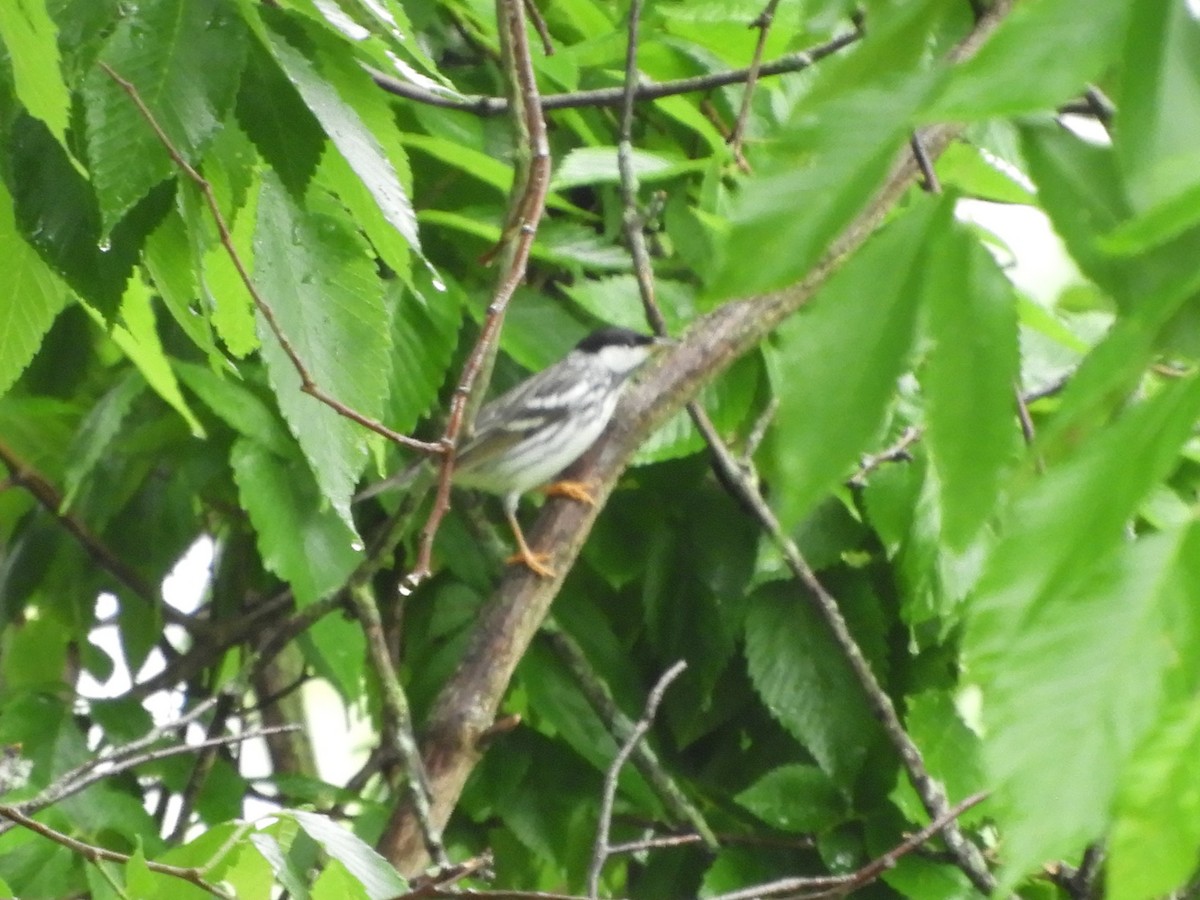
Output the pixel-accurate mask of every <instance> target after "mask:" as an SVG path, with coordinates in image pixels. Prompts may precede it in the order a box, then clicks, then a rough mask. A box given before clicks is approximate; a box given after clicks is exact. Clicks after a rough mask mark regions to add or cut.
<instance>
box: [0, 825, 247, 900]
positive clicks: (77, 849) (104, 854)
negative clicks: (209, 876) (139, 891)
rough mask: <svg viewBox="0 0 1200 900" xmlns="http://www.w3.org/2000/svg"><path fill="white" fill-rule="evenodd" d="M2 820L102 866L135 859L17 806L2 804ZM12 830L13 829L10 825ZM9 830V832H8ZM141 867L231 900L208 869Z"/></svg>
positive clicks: (145, 861)
mask: <svg viewBox="0 0 1200 900" xmlns="http://www.w3.org/2000/svg"><path fill="white" fill-rule="evenodd" d="M0 817H3V818H6V819H8V820H9V821H10V822H11V823H12V824H13V825H19V826H21V827H22V828H25V829H28V830H29V831H32V832H34V833H35V834H40V835H41V836H42V837H44V838H47V839H49V840H51V841H54V843H56V844H59V845H61V846H63V847H66V848H67V849H68V850H70V851H71V852H72V853H77V854H78V855H80V856H82V857H83V858H84V859H86V860H88V861H89V862H91V863H96V864H98V863H99V862H100V861H101V860H107V861H108V862H117V863H128V862H129V861H130V860H132V859H133V857H132V856H130V855H129V854H127V853H118V852H117V851H115V850H106V849H105V848H103V847H97V846H95V845H94V844H86V843H84V842H83V841H80V840H76V839H75V838H73V837H71V836H70V835H67V834H63V833H62V832H61V831H57V830H55V829H53V828H51V827H50V826H49V825H46V824H43V823H42V822H39V821H38V820H37V819H31V818H30V817H29V816H27V815H25V814H24V813H23V812H21V810H20V809H19V808H17V807H16V806H10V805H8V804H3V805H0ZM10 827H11V826H10ZM5 830H7V829H5ZM141 864H142V865H144V866H145V867H146V868H147V869H149V870H150V871H151V872H158V873H159V874H160V875H170V876H171V877H173V878H178V879H180V880H181V881H186V882H187V883H188V884H193V885H195V886H196V887H198V888H200V889H201V890H202V891H207V892H208V893H209V894H212V895H213V896H214V897H228V898H230V900H232V898H233V896H234V895H233V894H230V893H229V892H228V891H226V890H225V889H224V888H221V887H218V886H217V885H215V884H213V883H212V882H210V881H208V880H206V879H205V878H204V872H205V870H204V869H200V868H196V867H185V866H169V865H167V864H165V863H160V862H154V861H153V860H149V859H143V860H142V861H141Z"/></svg>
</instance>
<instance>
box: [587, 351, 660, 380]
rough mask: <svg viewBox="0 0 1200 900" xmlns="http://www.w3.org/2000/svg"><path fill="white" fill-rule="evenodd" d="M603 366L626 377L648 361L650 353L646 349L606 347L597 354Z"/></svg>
mask: <svg viewBox="0 0 1200 900" xmlns="http://www.w3.org/2000/svg"><path fill="white" fill-rule="evenodd" d="M597 355H598V356H599V357H600V362H601V364H602V365H603V366H604V367H605V368H606V369H608V370H609V371H610V372H615V373H616V374H618V375H624V374H625V373H626V372H632V371H633V370H634V369H636V368H637V367H638V366H640V365H641V364H642V363H644V362H645V361H646V357H647V356H648V355H649V351H648V350H647V349H646V348H645V347H641V346H639V347H620V346H612V347H604V348H602V349H601V350H600V351H599V353H598V354H597Z"/></svg>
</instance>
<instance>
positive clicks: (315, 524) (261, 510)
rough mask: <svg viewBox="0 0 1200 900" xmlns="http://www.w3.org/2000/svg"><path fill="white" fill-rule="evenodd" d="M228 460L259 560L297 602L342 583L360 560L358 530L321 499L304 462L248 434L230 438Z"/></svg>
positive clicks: (323, 594)
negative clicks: (282, 456) (267, 447)
mask: <svg viewBox="0 0 1200 900" xmlns="http://www.w3.org/2000/svg"><path fill="white" fill-rule="evenodd" d="M229 462H230V465H231V466H232V467H233V477H234V480H235V481H236V482H237V486H238V496H239V497H240V498H241V502H242V508H243V509H245V510H246V513H247V515H248V516H249V517H250V523H251V524H252V525H253V526H254V531H255V536H256V539H257V543H258V551H259V554H260V555H261V556H262V560H263V565H264V566H266V567H267V569H269V570H270V571H272V572H274V573H275V574H276V575H278V576H279V577H280V578H282V579H283V580H284V581H286V582H287V583H288V584H289V585H291V588H292V592H293V593H294V594H295V596H296V602H297V604H299V605H300V606H305V605H307V604H309V603H314V602H316V601H317V600H320V599H321V598H323V597H326V596H328V595H329V594H330V593H331V592H332V591H334V590H336V589H337V588H339V587H341V586H342V585H343V584H344V583H345V581H346V578H347V576H349V574H350V573H351V572H352V571H353V570H354V567H355V566H356V565H357V564H358V561H359V558H360V553H359V551H357V550H355V543H356V542H357V540H358V536H357V535H356V534H355V533H354V532H353V531H352V530H351V529H349V528H348V527H347V526H346V524H345V523H344V522H342V521H341V519H340V518H339V517H338V516H337V514H336V513H334V511H333V510H331V509H330V508H329V507H328V506H327V505H326V504H325V503H323V502H322V499H321V496H320V494H319V493H318V491H317V486H316V484H315V483H314V482H313V480H312V474H311V472H309V471H308V469H307V467H306V466H305V465H304V463H303V462H302V461H301V460H299V459H296V458H295V457H292V458H289V459H280V458H279V457H276V456H274V455H273V454H271V453H269V452H268V451H267V450H265V449H263V448H262V447H260V446H258V445H257V444H255V443H253V442H252V441H249V440H246V439H241V440H238V441H235V442H234V445H233V449H232V451H231V452H230V456H229Z"/></svg>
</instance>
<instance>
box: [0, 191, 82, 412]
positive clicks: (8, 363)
mask: <svg viewBox="0 0 1200 900" xmlns="http://www.w3.org/2000/svg"><path fill="white" fill-rule="evenodd" d="M0 272H3V273H4V279H3V282H0V395H3V394H4V393H5V392H6V391H7V390H8V389H9V388H10V387H12V384H13V382H14V381H16V380H17V376H19V375H20V374H21V372H22V371H24V369H25V367H26V366H27V365H29V362H30V360H32V359H33V356H34V354H35V353H37V351H38V348H39V347H40V346H41V343H42V337H43V336H44V335H45V334H46V332H47V331H49V330H50V326H51V325H52V324H53V323H54V320H55V318H57V316H58V314H59V312H61V311H62V308H63V306H64V304H65V303H66V299H67V296H68V294H67V289H66V286H65V285H64V284H63V283H62V282H61V281H59V279H58V277H57V276H56V275H55V274H54V272H53V271H52V270H51V269H50V267H49V266H47V265H46V263H44V262H43V261H42V259H41V257H39V256H38V255H37V253H36V252H35V251H34V249H33V248H32V247H30V246H29V244H27V243H25V239H24V238H23V237H22V236H21V234H20V232H19V231H18V229H17V223H16V220H15V219H14V218H13V207H12V197H11V196H9V193H8V189H7V188H6V187H5V186H4V183H3V182H0Z"/></svg>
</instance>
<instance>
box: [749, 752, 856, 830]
mask: <svg viewBox="0 0 1200 900" xmlns="http://www.w3.org/2000/svg"><path fill="white" fill-rule="evenodd" d="M734 800H736V801H737V802H738V804H739V805H741V806H743V807H745V808H746V809H748V810H750V812H752V813H754V814H755V815H756V816H758V817H759V818H760V819H762V820H763V821H764V822H766V823H767V824H768V825H771V826H772V827H774V828H779V829H781V830H783V831H792V832H807V833H811V832H815V831H826V830H828V829H830V828H832V827H833V826H834V825H837V824H839V823H840V822H842V821H844V820H845V818H846V816H847V814H848V812H849V806H848V804H847V803H846V798H845V796H844V795H843V794H842V792H841V791H839V790H838V789H837V787H835V786H834V784H833V782H831V781H830V780H829V776H828V775H826V774H825V773H824V772H822V771H821V770H820V769H818V768H817V767H816V766H804V765H790V766H781V767H780V768H778V769H773V770H771V771H770V772H768V773H767V774H766V775H764V776H763V777H762V778H760V779H758V781H756V782H754V784H752V785H751V786H750V787H748V788H746V790H744V791H742V792H741V793H740V794H738V795H737V796H736V797H734Z"/></svg>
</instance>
